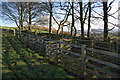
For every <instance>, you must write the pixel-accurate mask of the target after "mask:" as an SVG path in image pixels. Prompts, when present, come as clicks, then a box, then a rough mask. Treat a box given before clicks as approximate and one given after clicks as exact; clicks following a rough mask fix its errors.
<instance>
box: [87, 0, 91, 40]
mask: <svg viewBox="0 0 120 80" xmlns="http://www.w3.org/2000/svg"><path fill="white" fill-rule="evenodd" d="M88 8H89V17H88V31H87V37H88V38H89V37H90V18H91V2H90V1H89V3H88Z"/></svg>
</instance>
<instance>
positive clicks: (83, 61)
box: [81, 44, 86, 77]
mask: <svg viewBox="0 0 120 80" xmlns="http://www.w3.org/2000/svg"><path fill="white" fill-rule="evenodd" d="M85 48H86V45H85V44H82V45H81V56H82V64H83V65H82V68H83V69H82V71H83V77H85V75H84V74H85V70H86V61H85V57H86V50H85Z"/></svg>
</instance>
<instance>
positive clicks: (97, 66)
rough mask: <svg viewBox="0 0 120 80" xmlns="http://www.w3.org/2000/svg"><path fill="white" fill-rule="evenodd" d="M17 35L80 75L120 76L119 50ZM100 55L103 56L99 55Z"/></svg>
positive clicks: (52, 59)
mask: <svg viewBox="0 0 120 80" xmlns="http://www.w3.org/2000/svg"><path fill="white" fill-rule="evenodd" d="M16 36H17V37H18V38H19V39H21V40H22V41H23V42H25V43H26V42H28V43H29V45H31V47H33V46H34V45H35V46H34V48H35V49H38V51H43V50H45V52H44V53H43V54H45V56H47V57H48V59H49V60H50V61H52V62H55V63H57V64H60V65H61V66H63V68H65V69H67V70H69V71H72V73H75V74H77V75H78V76H82V77H86V76H87V77H91V78H93V77H96V78H119V74H120V64H116V62H117V63H120V54H119V53H117V52H116V53H115V52H110V51H105V50H101V49H95V48H94V47H87V46H86V45H85V44H80V45H75V44H69V43H65V42H61V41H56V40H52V39H46V38H42V37H40V36H37V35H31V34H27V33H23V32H22V33H21V34H19V33H16ZM100 43H101V42H100ZM92 45H93V44H92ZM118 46H119V45H118ZM67 47H69V48H67ZM118 49H119V47H118ZM100 55H102V56H103V57H99V56H100ZM96 56H97V58H96ZM103 58H105V59H107V58H110V60H109V61H106V60H103ZM112 59H113V61H112ZM114 60H115V61H114Z"/></svg>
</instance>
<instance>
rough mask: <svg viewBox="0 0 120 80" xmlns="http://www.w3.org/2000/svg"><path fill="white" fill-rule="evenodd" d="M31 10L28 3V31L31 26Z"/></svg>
mask: <svg viewBox="0 0 120 80" xmlns="http://www.w3.org/2000/svg"><path fill="white" fill-rule="evenodd" d="M31 11H32V8H31V4H30V3H29V12H28V13H29V23H28V30H29V31H30V30H31V24H32V14H31Z"/></svg>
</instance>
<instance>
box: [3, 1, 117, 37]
mask: <svg viewBox="0 0 120 80" xmlns="http://www.w3.org/2000/svg"><path fill="white" fill-rule="evenodd" d="M114 2H115V0H113V1H111V2H108V0H105V1H101V2H91V0H89V1H88V2H83V1H82V0H79V1H76V0H73V1H69V2H52V1H51V0H50V1H48V2H3V3H2V9H3V11H2V13H3V16H4V17H5V19H9V20H11V21H14V22H15V24H16V25H17V27H18V28H19V30H20V31H22V30H23V29H24V26H27V27H28V31H30V30H31V25H39V24H42V25H46V24H49V33H51V32H52V26H53V25H54V24H57V25H58V29H57V34H60V31H61V32H62V33H63V31H64V27H65V26H66V27H68V29H69V30H70V34H71V36H76V34H77V28H76V26H75V24H76V22H79V23H80V25H79V27H80V28H81V37H85V29H84V28H85V27H86V26H85V25H87V28H88V29H87V37H90V32H91V24H92V23H93V21H92V20H93V19H101V20H103V22H104V26H103V28H104V31H103V36H104V39H107V38H108V33H109V31H111V30H113V29H114V28H115V27H118V26H117V25H116V24H114V23H111V22H109V21H108V17H109V16H111V17H113V18H114V19H118V18H116V17H114V16H113V15H114V14H116V13H117V12H118V10H119V9H116V12H114V13H113V14H109V12H110V10H111V9H112V4H113V3H114ZM95 8H98V9H99V8H102V12H103V15H102V14H99V13H98V12H97V11H95V10H94V9H95ZM60 11H61V12H60ZM93 12H94V13H96V14H97V15H99V16H97V17H96V16H95V15H94V14H93ZM69 20H71V21H69ZM48 21H49V22H48ZM108 24H112V25H113V26H114V27H113V28H111V29H109V26H108Z"/></svg>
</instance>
